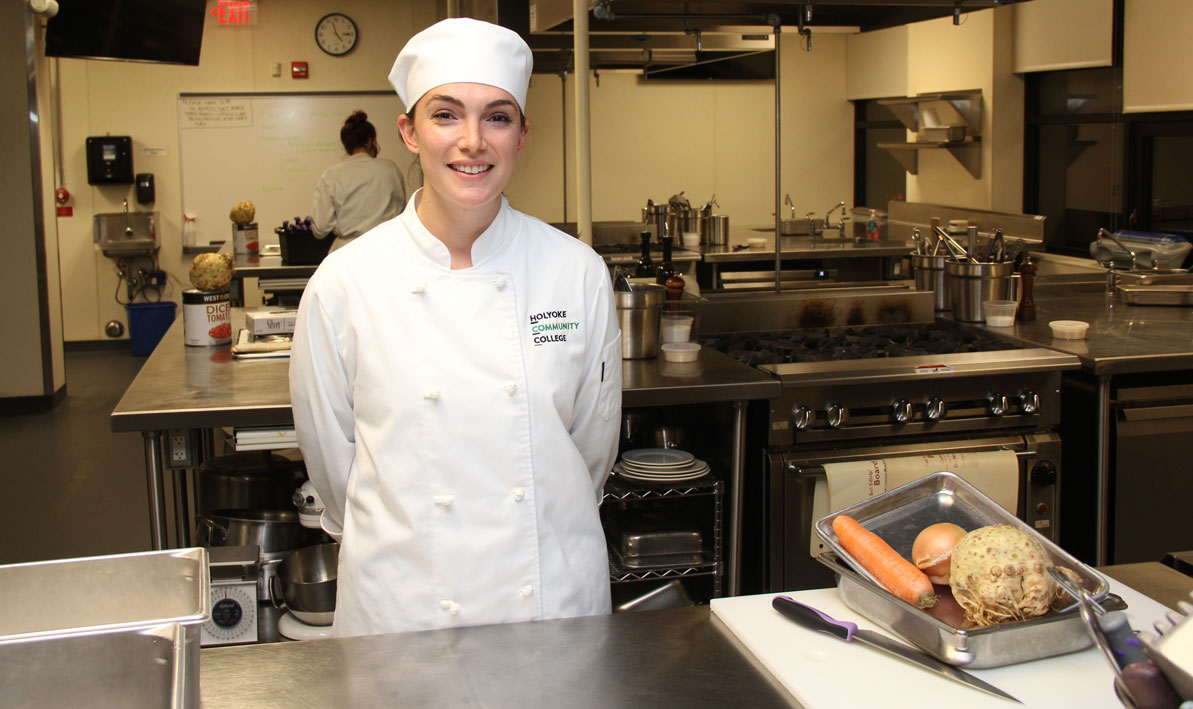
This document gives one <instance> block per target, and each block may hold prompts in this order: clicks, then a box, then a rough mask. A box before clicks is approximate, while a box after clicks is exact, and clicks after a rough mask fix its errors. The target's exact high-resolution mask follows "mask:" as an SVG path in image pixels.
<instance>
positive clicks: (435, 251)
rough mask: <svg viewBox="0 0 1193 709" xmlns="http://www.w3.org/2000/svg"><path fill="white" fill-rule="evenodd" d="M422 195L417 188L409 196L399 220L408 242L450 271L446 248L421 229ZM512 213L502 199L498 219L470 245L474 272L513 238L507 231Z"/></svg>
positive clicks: (448, 253) (432, 235)
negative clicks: (420, 208) (408, 239)
mask: <svg viewBox="0 0 1193 709" xmlns="http://www.w3.org/2000/svg"><path fill="white" fill-rule="evenodd" d="M422 191H423V190H422V188H421V187H420V188H418V189H417V190H415V192H414V194H412V195H410V200H409V201H408V202H407V203H406V209H405V210H403V211H402V214H401V215H400V216H399V218H400V219H401V220H402V222H403V223H404V224H405V225H406V229H407V231H409V232H410V236H411V240H412V241H413V242H414V245H415V247H416V248H417V249H418V250H419V252H420V253H422V255H423V256H425V257H426V258H428V259H430V260H431V261H434V262H435V263H437V264H439V265H440V266H443V267H444V268H451V265H452V257H451V253H450V252H449V251H448V250H447V245H446V244H444V243H443V242H442V241H440V240H439V239H438V237H436V236H435V235H434V234H432V233H431V232H430V231H428V230H427V228H426V227H425V226H423V223H422V220H421V219H419V218H418V203H419V202H420V201H421V200H422ZM512 212H513V210H512V209H511V208H510V206H509V200H507V199H506V198H505V195H502V196H501V207H500V208H499V209H498V210H497V216H496V217H494V218H493V223H492V224H490V225H489V227H488V228H487V229H485V230H484V231H483V232H481V235H480V236H479V237H477V240H476V241H475V242H473V244H472V267H473V268H476V267H478V266H483V265H484V264H485V262H486V261H488V260H489V259H491V258H492V257H493V256H494V255H496V254H498V253H499V252H501V251H502V249H504V248H505V246H506V244H508V243H509V242H510V240H511V239H512V238H513V234H512V232H511V229H510V224H511V223H512V220H511V217H510V215H511V213H512Z"/></svg>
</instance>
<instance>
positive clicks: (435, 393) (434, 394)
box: [423, 389, 439, 399]
mask: <svg viewBox="0 0 1193 709" xmlns="http://www.w3.org/2000/svg"><path fill="white" fill-rule="evenodd" d="M423 398H424V399H438V398H439V390H438V389H431V390H429V391H424V392H423Z"/></svg>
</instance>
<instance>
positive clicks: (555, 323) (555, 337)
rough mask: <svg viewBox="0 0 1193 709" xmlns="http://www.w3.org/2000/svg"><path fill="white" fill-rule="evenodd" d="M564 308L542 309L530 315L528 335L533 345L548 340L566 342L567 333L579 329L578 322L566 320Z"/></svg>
mask: <svg viewBox="0 0 1193 709" xmlns="http://www.w3.org/2000/svg"><path fill="white" fill-rule="evenodd" d="M567 316H568V311H566V310H544V311H543V312H541V313H535V314H534V315H531V316H530V337H531V342H533V343H534V346H535V347H538V346H540V345H544V344H546V343H548V342H567V341H568V334H569V333H570V332H572V331H574V330H579V329H580V323H579V322H577V321H575V320H568V319H567Z"/></svg>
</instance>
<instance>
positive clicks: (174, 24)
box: [46, 0, 207, 66]
mask: <svg viewBox="0 0 1193 709" xmlns="http://www.w3.org/2000/svg"><path fill="white" fill-rule="evenodd" d="M206 7H207V2H206V0H59V2H58V14H57V15H55V16H54V17H51V18H50V19H48V20H46V56H47V57H72V58H77V59H116V60H124V61H140V62H160V63H163V64H186V65H189V66H198V65H199V49H200V47H201V46H202V44H203V20H204V19H205V12H206Z"/></svg>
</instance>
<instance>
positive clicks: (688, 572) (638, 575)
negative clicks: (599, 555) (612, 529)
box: [609, 553, 724, 583]
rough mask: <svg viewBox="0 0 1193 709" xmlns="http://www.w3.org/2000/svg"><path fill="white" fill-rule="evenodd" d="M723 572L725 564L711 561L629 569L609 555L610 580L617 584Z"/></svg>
mask: <svg viewBox="0 0 1193 709" xmlns="http://www.w3.org/2000/svg"><path fill="white" fill-rule="evenodd" d="M723 571H724V564H723V563H722V562H719V561H710V562H709V563H707V564H698V565H695V566H655V567H650V568H642V569H627V568H626V567H624V566H621V565H620V564H618V563H617V561H615V560H614V558H613V554H612V553H610V554H609V579H610V580H611V581H613V582H615V583H624V582H629V581H649V580H651V579H671V578H679V577H696V576H717V577H720V576H721V575H722V574H723Z"/></svg>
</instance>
